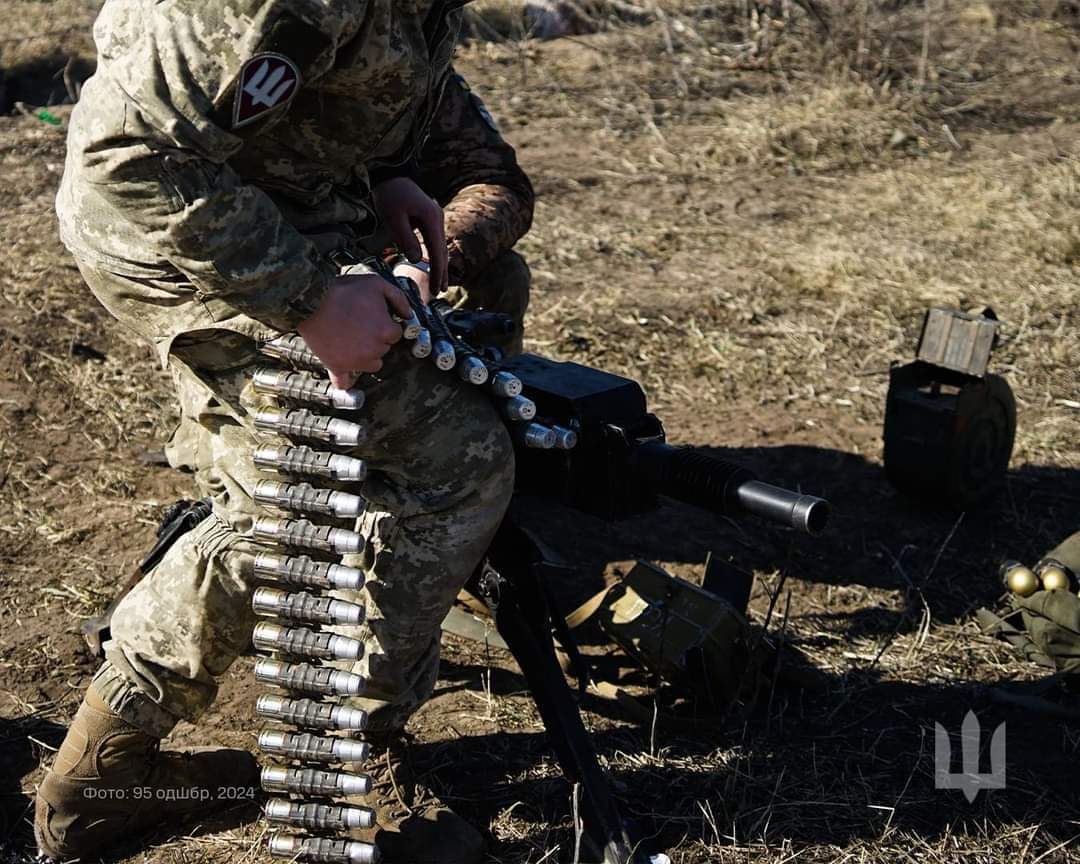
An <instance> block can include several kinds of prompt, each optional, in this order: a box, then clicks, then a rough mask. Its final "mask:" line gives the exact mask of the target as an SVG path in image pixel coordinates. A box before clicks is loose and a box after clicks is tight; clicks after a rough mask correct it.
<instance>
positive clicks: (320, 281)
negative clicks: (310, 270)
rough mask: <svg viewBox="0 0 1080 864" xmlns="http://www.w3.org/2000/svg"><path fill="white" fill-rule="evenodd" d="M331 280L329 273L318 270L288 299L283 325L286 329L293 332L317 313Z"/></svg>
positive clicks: (321, 269)
mask: <svg viewBox="0 0 1080 864" xmlns="http://www.w3.org/2000/svg"><path fill="white" fill-rule="evenodd" d="M332 279H333V276H332V274H331V273H329V272H327V271H326V270H325V269H323V268H318V269H317V270H316V271H315V274H314V275H313V277H312V279H311V281H309V282H308V283H307V285H305V286H304V287H303V288H301V289H300V291H298V292H297V293H296V294H294V295H293V296H292V297H291V298H290V299H289V301H288V303H287V304H286V312H285V318H286V321H285V323H287V324H288V326H287V328H286V329H288V330H295V329H296V328H297V326H299V325H300V323H301V322H303V321H306V320H307V319H308V318H310V317H311V316H312V315H314V314H315V313H316V312H317V311H319V307H320V306H321V305H322V302H323V300H324V299H325V297H326V292H327V291H329V290H330V284H331V281H332Z"/></svg>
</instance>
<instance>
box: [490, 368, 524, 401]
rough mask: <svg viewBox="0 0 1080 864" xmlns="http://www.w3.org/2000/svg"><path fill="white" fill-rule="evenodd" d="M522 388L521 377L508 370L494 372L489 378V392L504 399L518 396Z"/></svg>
mask: <svg viewBox="0 0 1080 864" xmlns="http://www.w3.org/2000/svg"><path fill="white" fill-rule="evenodd" d="M523 388H524V385H523V384H522V383H521V379H520V378H518V377H517V375H513V374H511V373H510V372H496V373H495V374H494V375H493V376H492V378H491V392H492V393H494V394H495V395H496V396H502V397H503V398H504V399H512V398H513V397H514V396H520V395H521V391H522V389H523Z"/></svg>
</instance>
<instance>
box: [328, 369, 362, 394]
mask: <svg viewBox="0 0 1080 864" xmlns="http://www.w3.org/2000/svg"><path fill="white" fill-rule="evenodd" d="M326 371H327V373H329V375H330V384H331V385H333V386H334V387H337V388H338V389H340V390H348V389H349V388H350V387H352V386H353V384H355V383H356V379H357V377H358V376H357V375H356V373H355V372H350V371H348V370H342V369H327V370H326Z"/></svg>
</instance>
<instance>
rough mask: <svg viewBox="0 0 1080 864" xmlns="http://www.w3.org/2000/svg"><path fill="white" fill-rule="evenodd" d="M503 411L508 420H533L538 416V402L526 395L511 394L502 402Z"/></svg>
mask: <svg viewBox="0 0 1080 864" xmlns="http://www.w3.org/2000/svg"><path fill="white" fill-rule="evenodd" d="M502 412H503V416H504V417H505V418H506V419H507V420H513V421H528V420H532V419H533V417H535V416H536V403H535V402H533V401H532V399H526V398H525V397H524V396H511V397H510V398H509V399H505V400H504V401H503V402H502Z"/></svg>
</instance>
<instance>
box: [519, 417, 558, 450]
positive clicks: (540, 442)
mask: <svg viewBox="0 0 1080 864" xmlns="http://www.w3.org/2000/svg"><path fill="white" fill-rule="evenodd" d="M514 434H515V436H516V437H517V439H518V440H519V441H520V442H521V443H522V444H524V445H525V446H526V447H530V448H532V449H535V450H551V449H553V448H554V447H555V440H556V436H555V430H554V429H550V428H548V427H547V426H544V425H542V424H540V423H530V424H529V425H528V426H520V427H517V428H515V430H514Z"/></svg>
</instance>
